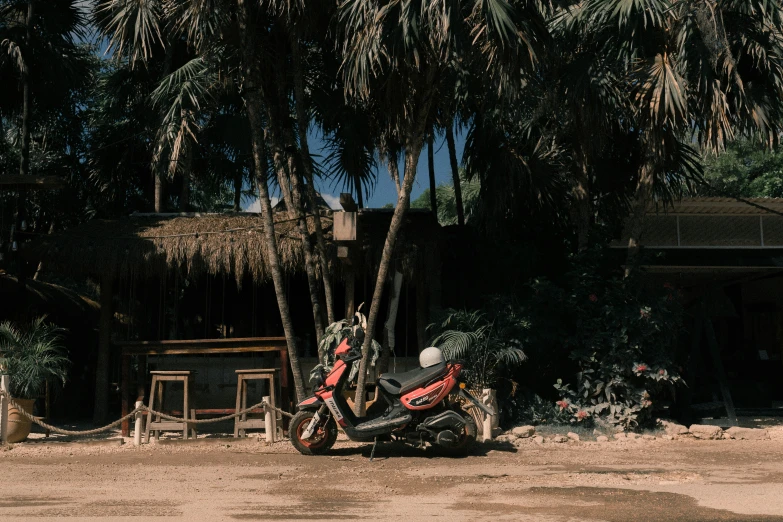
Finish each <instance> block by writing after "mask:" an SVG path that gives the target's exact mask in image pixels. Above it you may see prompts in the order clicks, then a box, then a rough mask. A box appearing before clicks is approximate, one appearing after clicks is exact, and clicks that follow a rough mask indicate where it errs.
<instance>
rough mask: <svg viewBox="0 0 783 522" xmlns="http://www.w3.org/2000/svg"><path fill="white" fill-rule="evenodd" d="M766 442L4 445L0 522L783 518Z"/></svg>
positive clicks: (782, 431) (782, 479)
mask: <svg viewBox="0 0 783 522" xmlns="http://www.w3.org/2000/svg"><path fill="white" fill-rule="evenodd" d="M770 434H771V437H772V440H766V441H738V440H717V441H698V440H692V439H683V440H674V441H669V440H662V439H660V438H659V439H657V440H635V441H630V440H628V441H611V442H608V443H597V442H569V443H565V444H555V443H548V442H547V443H544V444H538V443H536V442H534V441H533V440H531V439H520V440H518V441H516V442H515V443H509V442H493V443H487V444H480V445H478V446H477V447H476V450H475V451H474V452H473V454H472V455H471V456H469V457H467V458H461V459H449V458H442V457H437V456H435V455H433V454H432V452H431V451H426V450H420V449H416V448H412V447H409V446H402V445H397V444H392V443H385V444H379V445H378V448H377V451H376V454H375V460H374V461H372V462H370V461H369V454H370V445H366V444H355V443H350V442H347V441H338V443H337V445H336V446H335V448H334V450H333V451H332V454H331V455H329V456H323V457H305V456H301V455H299V454H298V453H295V452H294V450H293V448H291V446H290V444H289V443H288V442H287V441H283V442H278V443H276V444H273V445H267V444H266V443H264V442H262V441H260V440H258V439H257V438H255V437H254V438H248V439H240V440H234V439H214V438H213V439H198V440H196V441H190V442H184V441H177V440H172V441H165V440H164V441H162V442H161V443H159V444H154V445H144V446H141V447H139V448H136V447H134V446H133V445H132V444H129V443H125V444H123V445H120V441H118V440H116V439H113V440H103V441H95V442H73V443H68V442H48V443H42V442H34V443H23V444H17V445H14V446H13V447H11V448H10V449H8V448H6V449H3V448H0V491H2V496H0V520H31V519H38V518H48V519H51V518H53V517H56V518H69V519H70V520H81V519H84V520H96V518H97V519H100V520H124V519H126V518H127V519H132V517H136V518H135V520H139V519H140V518H138V517H141V519H143V520H166V521H169V520H172V521H173V520H187V521H192V520H313V519H333V520H343V519H344V520H352V519H355V520H360V519H371V520H391V519H401V520H429V519H435V520H438V519H440V520H515V521H553V522H555V521H557V522H561V521H562V522H567V521H574V520H589V521H598V520H602V521H612V522H614V521H618V522H619V521H623V522H624V521H628V520H638V521H653V520H655V521H657V520H692V521H713V520H727V521H754V520H758V521H774V520H780V521H783V428H775V429H773V430H771V431H770Z"/></svg>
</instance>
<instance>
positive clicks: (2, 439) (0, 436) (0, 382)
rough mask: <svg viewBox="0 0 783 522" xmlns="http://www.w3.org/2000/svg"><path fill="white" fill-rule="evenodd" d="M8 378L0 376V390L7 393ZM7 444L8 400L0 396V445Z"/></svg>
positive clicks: (8, 387)
mask: <svg viewBox="0 0 783 522" xmlns="http://www.w3.org/2000/svg"><path fill="white" fill-rule="evenodd" d="M10 387H11V386H10V383H9V377H8V375H6V374H2V375H0V390H2V391H4V392H5V393H8V390H9V389H10ZM7 443H8V398H7V397H6V396H5V394H2V395H1V396H0V444H7Z"/></svg>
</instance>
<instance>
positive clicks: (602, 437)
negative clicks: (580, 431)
mask: <svg viewBox="0 0 783 522" xmlns="http://www.w3.org/2000/svg"><path fill="white" fill-rule="evenodd" d="M595 440H596V441H597V442H609V437H607V436H605V435H599V436H597V437H596V438H595Z"/></svg>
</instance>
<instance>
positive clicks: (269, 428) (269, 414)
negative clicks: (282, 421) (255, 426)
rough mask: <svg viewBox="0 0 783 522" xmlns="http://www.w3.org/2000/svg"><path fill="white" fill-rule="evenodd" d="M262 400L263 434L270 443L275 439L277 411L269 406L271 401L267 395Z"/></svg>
mask: <svg viewBox="0 0 783 522" xmlns="http://www.w3.org/2000/svg"><path fill="white" fill-rule="evenodd" d="M262 400H263V401H264V402H265V403H266V404H264V434H265V435H266V441H267V442H270V443H271V442H274V441H275V431H276V430H277V428H276V427H275V417H277V412H276V411H275V410H273V409H272V408H270V407H269V405H270V404H272V403H271V402H270V400H271V399H270V398H269V396H268V395H267V396H266V397H264V398H263V399H262Z"/></svg>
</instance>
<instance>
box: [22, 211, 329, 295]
mask: <svg viewBox="0 0 783 522" xmlns="http://www.w3.org/2000/svg"><path fill="white" fill-rule="evenodd" d="M277 220H278V221H280V222H278V223H277V224H276V226H275V231H276V232H277V235H278V249H279V251H280V261H281V263H282V268H283V271H284V272H286V273H294V272H298V271H300V270H302V269H303V265H304V259H303V255H302V248H301V242H300V239H299V235H298V229H297V228H296V223H295V222H294V221H291V220H288V219H287V218H286V217H285V216H282V215H280V216H277ZM310 220H311V224H312V220H313V218H310ZM321 222H322V224H323V226H324V228H325V229H326V232H327V234H328V235H331V218H330V217H324V218H322V220H321ZM313 226H314V225H313ZM312 229H313V227H311V230H312ZM29 253H30V255H31V256H33V257H39V258H41V259H43V260H44V262H45V263H46V267H47V269H51V270H56V271H60V272H63V273H68V274H74V275H93V276H103V275H112V276H115V277H116V276H127V275H129V274H137V275H139V276H142V277H143V276H146V275H156V274H161V273H164V272H165V271H167V270H168V269H172V268H173V269H179V270H184V272H185V273H186V274H194V275H196V274H199V273H209V274H233V275H234V277H235V278H236V280H237V282H239V283H241V281H242V279H243V278H244V276H245V275H246V274H249V275H251V276H252V277H253V279H254V280H255V281H265V280H267V279H268V278H269V277H270V274H269V272H268V269H267V266H268V255H267V254H268V253H267V251H266V241H265V240H264V227H263V224H262V222H261V217H260V215H258V214H253V213H231V214H154V215H150V214H147V215H144V214H136V215H132V216H130V217H128V218H124V219H119V220H94V221H90V222H87V223H85V224H84V225H81V226H79V227H76V228H73V229H70V230H67V231H64V232H60V233H58V234H54V235H51V236H43V237H41V238H40V239H38V240H37V241H36V242H35V243H34V244H33V245H32V248H31V249H30V252H29Z"/></svg>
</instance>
